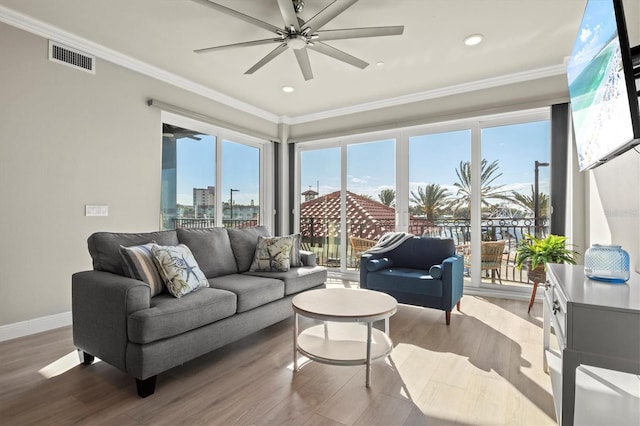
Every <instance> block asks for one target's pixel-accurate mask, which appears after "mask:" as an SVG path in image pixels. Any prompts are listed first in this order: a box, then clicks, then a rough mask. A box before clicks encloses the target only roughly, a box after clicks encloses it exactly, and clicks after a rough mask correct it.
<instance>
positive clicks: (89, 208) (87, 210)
mask: <svg viewBox="0 0 640 426" xmlns="http://www.w3.org/2000/svg"><path fill="white" fill-rule="evenodd" d="M84 215H85V216H109V206H99V205H94V204H87V205H85V206H84Z"/></svg>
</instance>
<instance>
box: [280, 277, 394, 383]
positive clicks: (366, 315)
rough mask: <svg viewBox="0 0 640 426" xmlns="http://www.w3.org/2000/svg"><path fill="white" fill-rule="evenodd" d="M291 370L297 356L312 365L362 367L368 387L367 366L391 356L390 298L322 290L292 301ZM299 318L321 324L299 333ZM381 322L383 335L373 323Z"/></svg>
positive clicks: (363, 292) (368, 292)
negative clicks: (363, 366)
mask: <svg viewBox="0 0 640 426" xmlns="http://www.w3.org/2000/svg"><path fill="white" fill-rule="evenodd" d="M291 303H292V305H293V311H294V321H293V369H294V371H298V352H300V353H302V354H303V355H305V356H307V357H308V358H309V359H311V360H313V361H318V362H322V363H325V364H332V365H361V364H366V366H367V367H366V369H367V375H366V385H367V387H369V386H370V383H371V362H372V361H375V360H377V359H381V358H385V357H386V356H387V355H389V354H390V353H391V350H392V349H393V343H392V342H391V339H390V338H389V317H390V316H391V315H393V314H395V313H396V309H397V307H398V302H397V301H396V299H394V298H393V297H391V296H389V295H387V294H385V293H381V292H377V291H372V290H364V289H348V288H325V289H319V290H310V291H305V292H304V293H301V294H299V295H297V296H295V297H294V298H293V300H292V302H291ZM299 316H303V317H307V318H313V319H317V320H321V321H324V323H323V324H319V325H315V326H312V327H309V328H307V329H305V330H303V331H301V332H300V331H299ZM380 320H384V321H385V323H384V332H382V331H381V330H378V329H377V328H373V323H374V322H376V321H380Z"/></svg>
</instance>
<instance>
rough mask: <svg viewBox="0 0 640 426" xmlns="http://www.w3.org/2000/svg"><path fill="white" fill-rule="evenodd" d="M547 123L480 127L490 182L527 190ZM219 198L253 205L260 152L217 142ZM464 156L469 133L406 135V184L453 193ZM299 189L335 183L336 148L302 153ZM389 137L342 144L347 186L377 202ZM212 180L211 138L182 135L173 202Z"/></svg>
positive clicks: (542, 152) (389, 168)
mask: <svg viewBox="0 0 640 426" xmlns="http://www.w3.org/2000/svg"><path fill="white" fill-rule="evenodd" d="M549 126H550V123H549V121H541V122H533V123H524V124H516V125H509V126H501V127H494V128H485V129H483V130H482V157H483V158H486V159H487V160H488V161H489V162H492V161H494V160H498V164H499V172H500V173H502V176H501V177H500V178H499V179H498V180H496V182H495V185H505V189H508V190H517V191H520V192H523V193H525V194H527V195H529V194H530V193H531V185H532V184H533V181H534V162H535V161H536V160H538V161H540V162H549V134H550V128H549ZM222 143H223V145H222V155H223V158H224V161H223V162H222V164H223V165H222V177H223V185H222V192H221V193H222V200H223V201H224V202H227V201H228V200H229V189H230V188H233V189H238V190H239V191H237V192H234V194H233V199H234V203H235V204H250V202H251V200H254V203H255V204H259V199H258V190H259V176H260V175H259V173H260V172H259V150H258V149H257V148H254V147H250V146H246V145H242V144H238V143H234V142H230V141H223V142H222ZM470 156H471V132H470V130H461V131H455V132H448V133H439V134H431V135H425V136H418V137H413V138H411V139H410V141H409V186H410V188H409V189H410V190H411V191H417V188H418V186H422V187H424V186H425V185H427V184H429V183H437V184H440V185H442V186H443V187H445V188H447V189H449V190H450V191H451V192H452V193H453V192H455V189H454V186H453V184H454V183H455V182H457V181H458V179H457V176H456V173H455V171H456V169H457V168H458V167H459V164H460V161H468V160H469V159H470ZM300 169H301V170H302V176H301V181H300V188H301V191H305V190H307V189H308V188H309V187H311V188H312V189H314V190H317V189H319V192H320V194H321V195H323V194H327V193H329V192H333V191H337V190H339V189H340V148H339V147H335V148H327V149H318V150H309V151H303V152H302V154H301V167H300ZM394 181H395V141H394V140H383V141H373V142H367V143H358V144H350V145H348V146H347V190H349V191H352V192H354V193H356V194H362V195H369V196H371V197H373V198H374V199H375V200H378V194H379V193H380V191H381V190H383V189H387V188H391V189H394V188H395V183H394ZM207 186H216V187H217V185H216V184H215V138H214V137H212V136H203V137H202V139H201V140H200V141H196V140H194V139H189V138H184V139H180V140H179V143H178V196H177V200H178V203H180V204H185V205H191V204H193V195H192V194H193V188H206V187H207ZM540 190H541V192H545V193H548V192H549V168H548V167H542V168H540Z"/></svg>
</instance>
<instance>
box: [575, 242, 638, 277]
mask: <svg viewBox="0 0 640 426" xmlns="http://www.w3.org/2000/svg"><path fill="white" fill-rule="evenodd" d="M584 274H585V275H586V276H587V277H589V278H591V279H592V280H599V281H608V282H613V283H623V282H626V281H627V280H628V279H629V277H630V275H629V253H627V251H626V250H625V249H623V248H622V247H621V246H617V245H604V244H593V245H592V246H591V247H590V248H589V249H587V252H586V253H585V254H584Z"/></svg>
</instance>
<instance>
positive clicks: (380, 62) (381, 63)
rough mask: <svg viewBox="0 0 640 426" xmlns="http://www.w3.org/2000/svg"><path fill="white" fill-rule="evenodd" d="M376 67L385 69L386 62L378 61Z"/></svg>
mask: <svg viewBox="0 0 640 426" xmlns="http://www.w3.org/2000/svg"><path fill="white" fill-rule="evenodd" d="M376 65H377V66H379V67H384V62H383V61H378V62H376Z"/></svg>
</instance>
